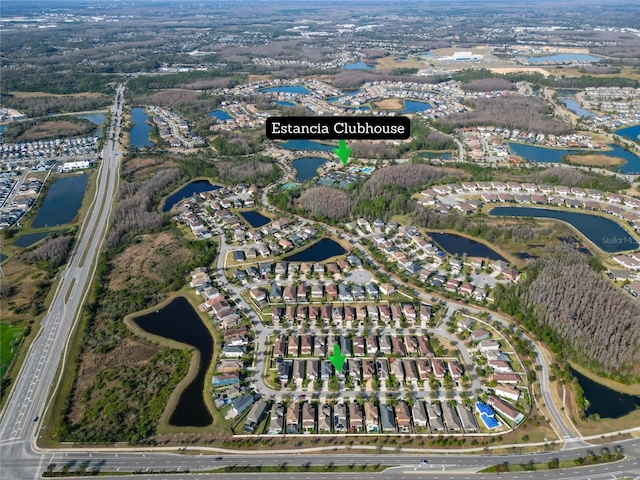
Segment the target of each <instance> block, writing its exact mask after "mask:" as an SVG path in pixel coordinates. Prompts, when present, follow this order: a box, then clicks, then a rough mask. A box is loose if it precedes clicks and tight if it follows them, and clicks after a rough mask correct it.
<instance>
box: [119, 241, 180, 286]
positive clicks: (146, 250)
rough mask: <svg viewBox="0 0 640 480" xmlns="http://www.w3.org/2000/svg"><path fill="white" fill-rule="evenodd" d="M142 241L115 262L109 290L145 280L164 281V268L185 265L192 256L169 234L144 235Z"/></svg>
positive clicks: (131, 246) (129, 248)
mask: <svg viewBox="0 0 640 480" xmlns="http://www.w3.org/2000/svg"><path fill="white" fill-rule="evenodd" d="M138 238H139V242H138V243H134V244H132V245H130V246H129V247H127V248H126V249H125V250H124V252H122V253H121V254H120V255H118V258H117V259H116V260H115V261H114V267H113V270H112V272H111V275H110V279H109V289H111V290H122V289H125V288H129V289H130V288H132V285H136V284H139V283H142V282H144V281H145V279H149V280H155V281H159V280H162V271H163V268H164V267H167V266H171V265H180V264H184V263H186V262H187V261H188V260H189V257H190V255H191V254H190V252H189V250H188V249H187V248H185V247H183V246H182V243H181V242H180V240H179V239H178V238H176V237H175V236H174V235H173V234H171V233H169V232H162V233H159V234H157V235H141V236H140V237H138ZM160 264H163V266H160Z"/></svg>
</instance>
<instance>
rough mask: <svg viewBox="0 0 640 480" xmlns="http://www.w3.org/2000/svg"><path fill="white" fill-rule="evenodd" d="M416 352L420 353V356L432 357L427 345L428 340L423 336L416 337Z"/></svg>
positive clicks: (429, 346)
mask: <svg viewBox="0 0 640 480" xmlns="http://www.w3.org/2000/svg"><path fill="white" fill-rule="evenodd" d="M418 350H419V351H420V355H422V356H423V357H424V356H428V357H432V356H433V350H432V349H431V344H429V338H428V337H426V336H425V335H421V336H419V337H418Z"/></svg>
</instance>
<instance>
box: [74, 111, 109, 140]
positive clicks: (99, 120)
mask: <svg viewBox="0 0 640 480" xmlns="http://www.w3.org/2000/svg"><path fill="white" fill-rule="evenodd" d="M76 118H84V119H85V120H89V121H90V122H91V123H94V124H96V125H98V127H99V128H98V129H97V130H96V131H95V132H94V134H93V136H94V137H100V136H101V135H102V127H103V125H104V121H105V120H106V118H107V116H106V115H105V114H104V113H88V114H86V115H78V116H77V117H76Z"/></svg>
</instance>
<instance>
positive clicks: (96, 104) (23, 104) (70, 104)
mask: <svg viewBox="0 0 640 480" xmlns="http://www.w3.org/2000/svg"><path fill="white" fill-rule="evenodd" d="M112 101H113V99H112V98H111V96H107V95H98V96H64V97H56V96H38V97H17V96H14V95H11V94H8V93H2V94H0V103H1V104H2V105H3V106H5V107H8V108H14V109H16V110H18V111H20V112H22V113H24V114H25V115H27V116H28V117H45V116H47V115H50V114H52V113H70V112H85V111H91V110H100V109H103V108H105V107H106V106H108V105H110V104H111V102H112Z"/></svg>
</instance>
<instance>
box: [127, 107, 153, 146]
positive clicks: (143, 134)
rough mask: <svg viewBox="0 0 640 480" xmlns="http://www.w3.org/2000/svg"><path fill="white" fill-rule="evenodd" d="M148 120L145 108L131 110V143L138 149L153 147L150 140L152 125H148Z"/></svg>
mask: <svg viewBox="0 0 640 480" xmlns="http://www.w3.org/2000/svg"><path fill="white" fill-rule="evenodd" d="M148 120H149V117H148V116H147V114H146V113H144V108H140V107H137V108H132V109H131V121H132V122H133V128H132V129H131V131H130V132H129V143H131V145H133V146H134V147H136V148H145V147H153V143H151V140H149V133H151V125H149V124H148V123H147V121H148Z"/></svg>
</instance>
